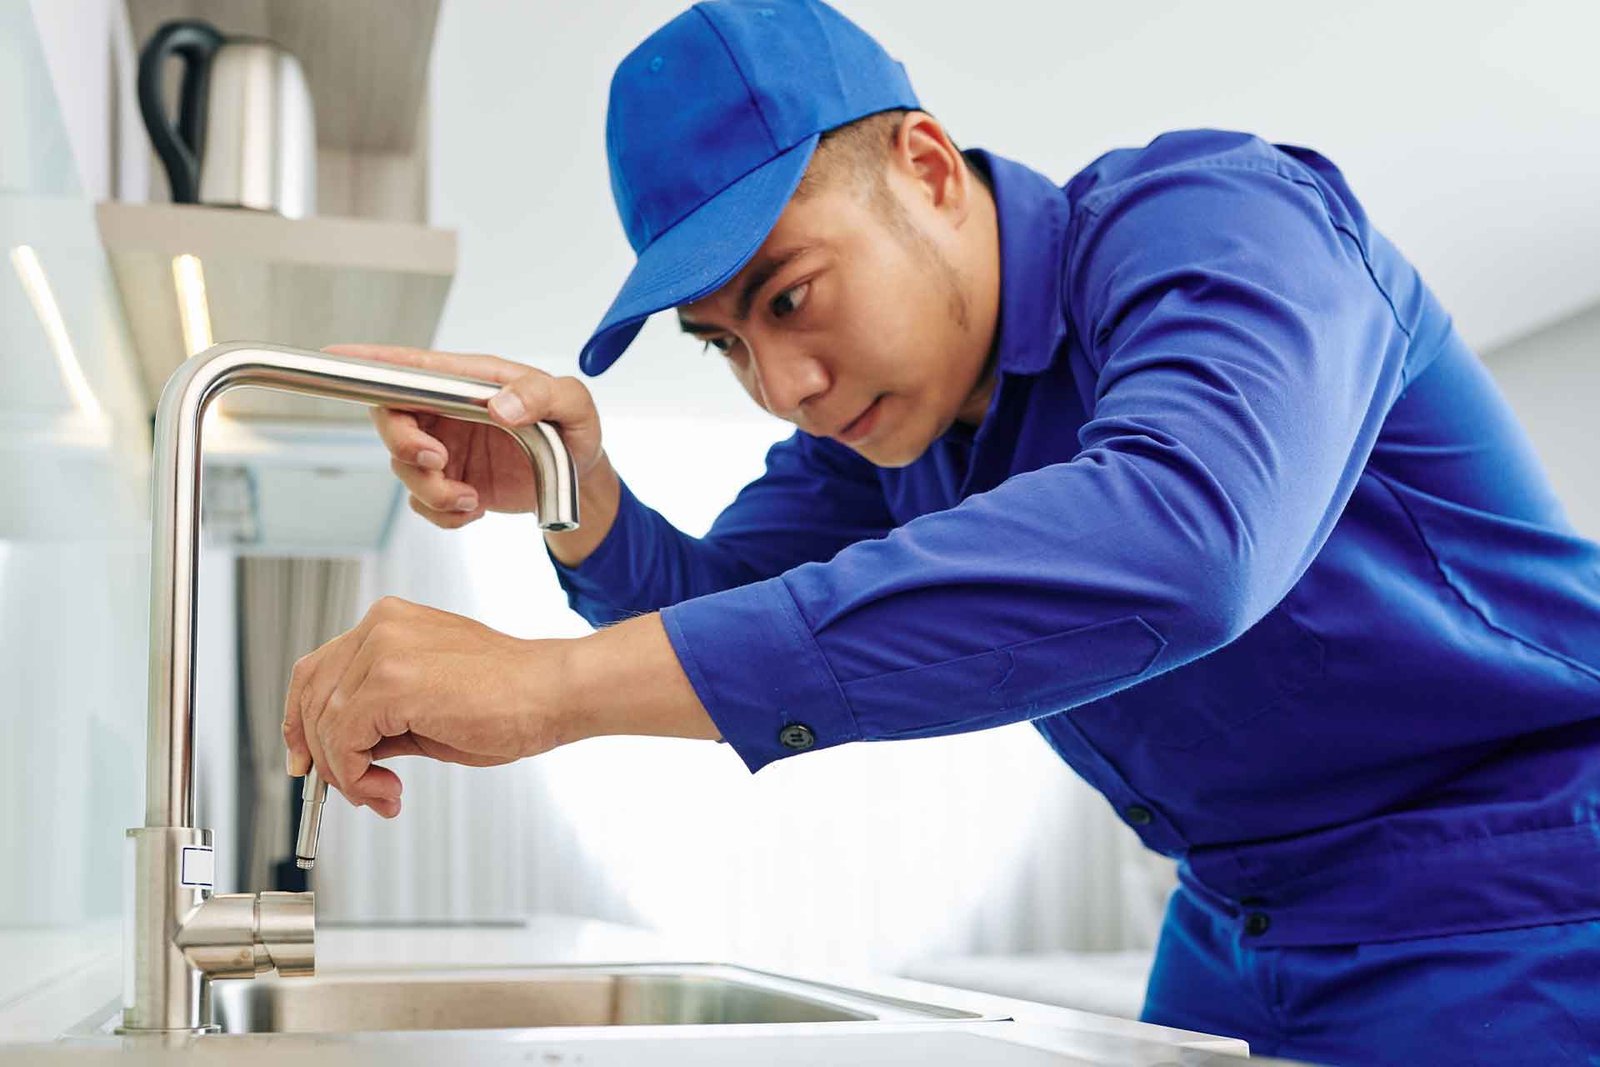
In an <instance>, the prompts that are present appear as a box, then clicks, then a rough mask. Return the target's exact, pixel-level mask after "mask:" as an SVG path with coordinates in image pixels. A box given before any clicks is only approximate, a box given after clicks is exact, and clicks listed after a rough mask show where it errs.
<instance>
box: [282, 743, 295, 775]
mask: <svg viewBox="0 0 1600 1067" xmlns="http://www.w3.org/2000/svg"><path fill="white" fill-rule="evenodd" d="M283 773H284V774H287V775H288V776H289V777H290V778H293V777H294V753H293V752H290V751H289V750H288V749H284V750H283Z"/></svg>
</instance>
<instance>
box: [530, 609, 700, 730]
mask: <svg viewBox="0 0 1600 1067" xmlns="http://www.w3.org/2000/svg"><path fill="white" fill-rule="evenodd" d="M561 644H562V645H564V646H565V647H564V648H563V649H562V652H561V657H560V668H559V669H558V670H557V671H556V675H557V677H558V679H559V681H558V683H557V685H556V686H555V690H556V693H557V705H556V706H557V707H558V708H559V711H558V713H557V714H558V715H559V719H560V721H559V725H558V726H557V731H558V733H559V735H560V736H561V737H562V742H561V743H566V742H568V741H576V740H580V739H582V738H585V737H602V736H608V735H614V734H633V735H638V736H647V737H685V738H702V739H706V740H715V739H716V738H718V737H720V736H721V734H720V732H719V731H718V730H717V728H716V726H715V725H714V724H713V722H712V720H711V716H710V715H709V714H708V713H707V712H706V710H705V707H704V706H703V705H702V704H701V703H700V698H699V696H698V695H697V694H696V693H695V691H694V687H693V686H692V685H691V684H690V683H689V677H688V675H687V674H685V673H684V671H683V667H682V665H680V664H679V662H678V655H677V653H676V652H675V651H674V650H673V648H672V642H671V641H669V640H668V639H667V632H666V629H665V628H664V627H663V626H662V625H661V616H660V615H659V614H658V613H654V612H652V613H651V614H648V615H641V616H637V617H635V618H632V619H629V620H627V621H625V622H620V623H617V624H616V625H614V626H608V627H606V628H605V629H603V630H599V631H596V632H595V633H593V634H590V635H588V636H587V637H579V638H574V639H570V640H567V641H563V642H561Z"/></svg>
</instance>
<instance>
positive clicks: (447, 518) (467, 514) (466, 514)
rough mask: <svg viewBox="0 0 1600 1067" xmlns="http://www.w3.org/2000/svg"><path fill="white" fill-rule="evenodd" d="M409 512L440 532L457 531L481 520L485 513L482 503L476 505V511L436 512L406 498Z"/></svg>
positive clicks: (418, 501)
mask: <svg viewBox="0 0 1600 1067" xmlns="http://www.w3.org/2000/svg"><path fill="white" fill-rule="evenodd" d="M407 503H408V504H410V506H411V510H412V511H414V512H416V513H417V514H418V515H421V516H422V517H423V518H425V519H427V520H428V521H429V522H431V523H433V524H434V525H435V526H437V527H439V528H440V529H441V530H459V529H461V527H463V526H465V525H467V524H468V523H471V522H477V521H478V520H479V519H481V518H483V516H484V513H485V511H486V510H487V509H486V508H484V506H483V503H482V501H479V503H478V509H477V510H476V511H436V510H435V509H433V508H430V507H429V506H428V505H426V504H424V503H423V502H422V501H420V500H418V499H417V498H416V497H414V496H413V497H409V498H407Z"/></svg>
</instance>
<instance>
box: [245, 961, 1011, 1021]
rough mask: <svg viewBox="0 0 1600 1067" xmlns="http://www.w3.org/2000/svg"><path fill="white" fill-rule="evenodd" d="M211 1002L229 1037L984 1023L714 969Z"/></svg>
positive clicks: (278, 992) (359, 979) (597, 971)
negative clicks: (523, 1029) (557, 1028)
mask: <svg viewBox="0 0 1600 1067" xmlns="http://www.w3.org/2000/svg"><path fill="white" fill-rule="evenodd" d="M215 997H216V1016H217V1021H218V1022H219V1023H220V1024H221V1027H222V1031H223V1032H224V1033H229V1034H246V1033H353V1032H359V1031H393V1030H500V1029H509V1028H520V1027H530V1026H540V1027H544V1026H662V1025H706V1024H730V1025H733V1024H751V1023H759V1024H772V1023H790V1024H792V1023H828V1022H852V1021H853V1022H861V1021H873V1020H878V1021H886V1022H887V1021H922V1022H926V1021H929V1020H939V1019H964V1020H973V1019H979V1018H982V1016H980V1015H978V1014H977V1013H974V1012H968V1011H960V1010H957V1009H952V1008H944V1007H940V1006H937V1005H933V1004H921V1003H915V1002H911V1001H904V1000H896V999H891V998H887V997H879V996H875V995H873V994H870V993H862V992H857V991H851V990H844V989H838V988H834V987H830V986H825V985H819V984H816V983H812V982H806V981H801V980H799V979H793V978H782V977H779V976H777V975H770V974H765V973H762V972H760V971H752V970H746V969H745V968H742V967H733V966H725V965H719V964H632V965H616V966H605V965H601V966H564V967H501V968H474V969H470V970H450V969H445V968H440V969H437V970H431V971H428V970H418V971H405V972H400V973H396V972H394V971H376V970H371V971H366V970H363V971H344V972H337V973H331V974H323V975H320V976H318V977H317V978H315V979H312V980H310V981H304V982H280V981H274V980H271V979H266V980H263V981H260V982H252V983H250V984H248V985H245V984H237V985H233V984H230V985H227V986H218V987H217V989H216V992H215Z"/></svg>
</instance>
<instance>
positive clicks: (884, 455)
mask: <svg viewBox="0 0 1600 1067" xmlns="http://www.w3.org/2000/svg"><path fill="white" fill-rule="evenodd" d="M932 443H933V442H931V441H922V442H916V441H896V440H888V441H867V442H864V443H863V444H862V445H861V447H859V448H856V447H855V446H853V445H848V446H846V447H848V448H851V449H853V450H854V451H855V453H856V454H857V455H859V456H860V457H861V458H862V459H864V460H866V461H867V462H868V463H871V464H872V465H873V466H874V467H882V468H884V469H885V470H896V469H898V468H900V467H909V466H911V464H913V463H915V462H916V461H917V460H919V459H921V458H922V457H923V455H924V454H925V453H926V452H927V451H928V447H929V446H930V445H931V444H932Z"/></svg>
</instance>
